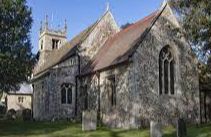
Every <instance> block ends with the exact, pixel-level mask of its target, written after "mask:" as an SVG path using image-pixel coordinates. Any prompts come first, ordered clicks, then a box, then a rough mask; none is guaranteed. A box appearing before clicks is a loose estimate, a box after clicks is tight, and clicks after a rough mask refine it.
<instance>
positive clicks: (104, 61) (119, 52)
mask: <svg viewBox="0 0 211 137" xmlns="http://www.w3.org/2000/svg"><path fill="white" fill-rule="evenodd" d="M160 14H161V12H160V11H155V12H153V13H152V14H150V15H149V16H147V17H145V18H143V19H142V20H140V21H138V22H136V23H134V24H132V25H130V26H129V27H127V28H125V29H123V30H121V31H120V32H118V33H117V34H115V35H114V36H113V37H111V38H109V39H108V40H107V41H106V43H105V45H103V46H102V48H101V49H100V50H99V52H98V53H97V55H96V56H95V57H94V58H93V60H92V61H91V62H90V63H89V64H88V65H87V66H86V67H85V68H83V69H82V75H86V74H89V73H92V72H96V71H98V70H101V69H104V68H107V67H110V66H113V65H116V64H119V63H122V62H124V61H126V60H127V59H128V58H129V55H130V52H131V50H132V49H133V48H134V47H135V45H136V43H137V42H138V40H140V38H141V37H142V36H143V35H144V32H145V31H146V30H147V29H148V28H150V27H151V26H152V25H153V23H154V22H155V20H156V19H157V18H158V16H159V15H160Z"/></svg>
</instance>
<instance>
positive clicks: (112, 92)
mask: <svg viewBox="0 0 211 137" xmlns="http://www.w3.org/2000/svg"><path fill="white" fill-rule="evenodd" d="M108 82H109V83H108V86H109V91H108V92H109V96H110V100H111V105H112V106H116V81H115V76H111V77H109V78H108Z"/></svg>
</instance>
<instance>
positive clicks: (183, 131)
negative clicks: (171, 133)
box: [177, 118, 187, 137]
mask: <svg viewBox="0 0 211 137" xmlns="http://www.w3.org/2000/svg"><path fill="white" fill-rule="evenodd" d="M186 136H187V127H186V124H185V121H184V119H181V118H180V119H178V120H177V137H186Z"/></svg>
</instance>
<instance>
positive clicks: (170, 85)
mask: <svg viewBox="0 0 211 137" xmlns="http://www.w3.org/2000/svg"><path fill="white" fill-rule="evenodd" d="M174 67H175V62H174V58H173V55H172V52H171V50H170V47H169V46H166V47H164V48H163V49H162V50H161V51H160V56H159V86H160V88H159V93H160V94H172V95H173V94H174V73H175V72H174V71H175V70H174Z"/></svg>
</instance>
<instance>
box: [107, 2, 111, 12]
mask: <svg viewBox="0 0 211 137" xmlns="http://www.w3.org/2000/svg"><path fill="white" fill-rule="evenodd" d="M109 10H110V4H109V2H107V3H106V11H109Z"/></svg>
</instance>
